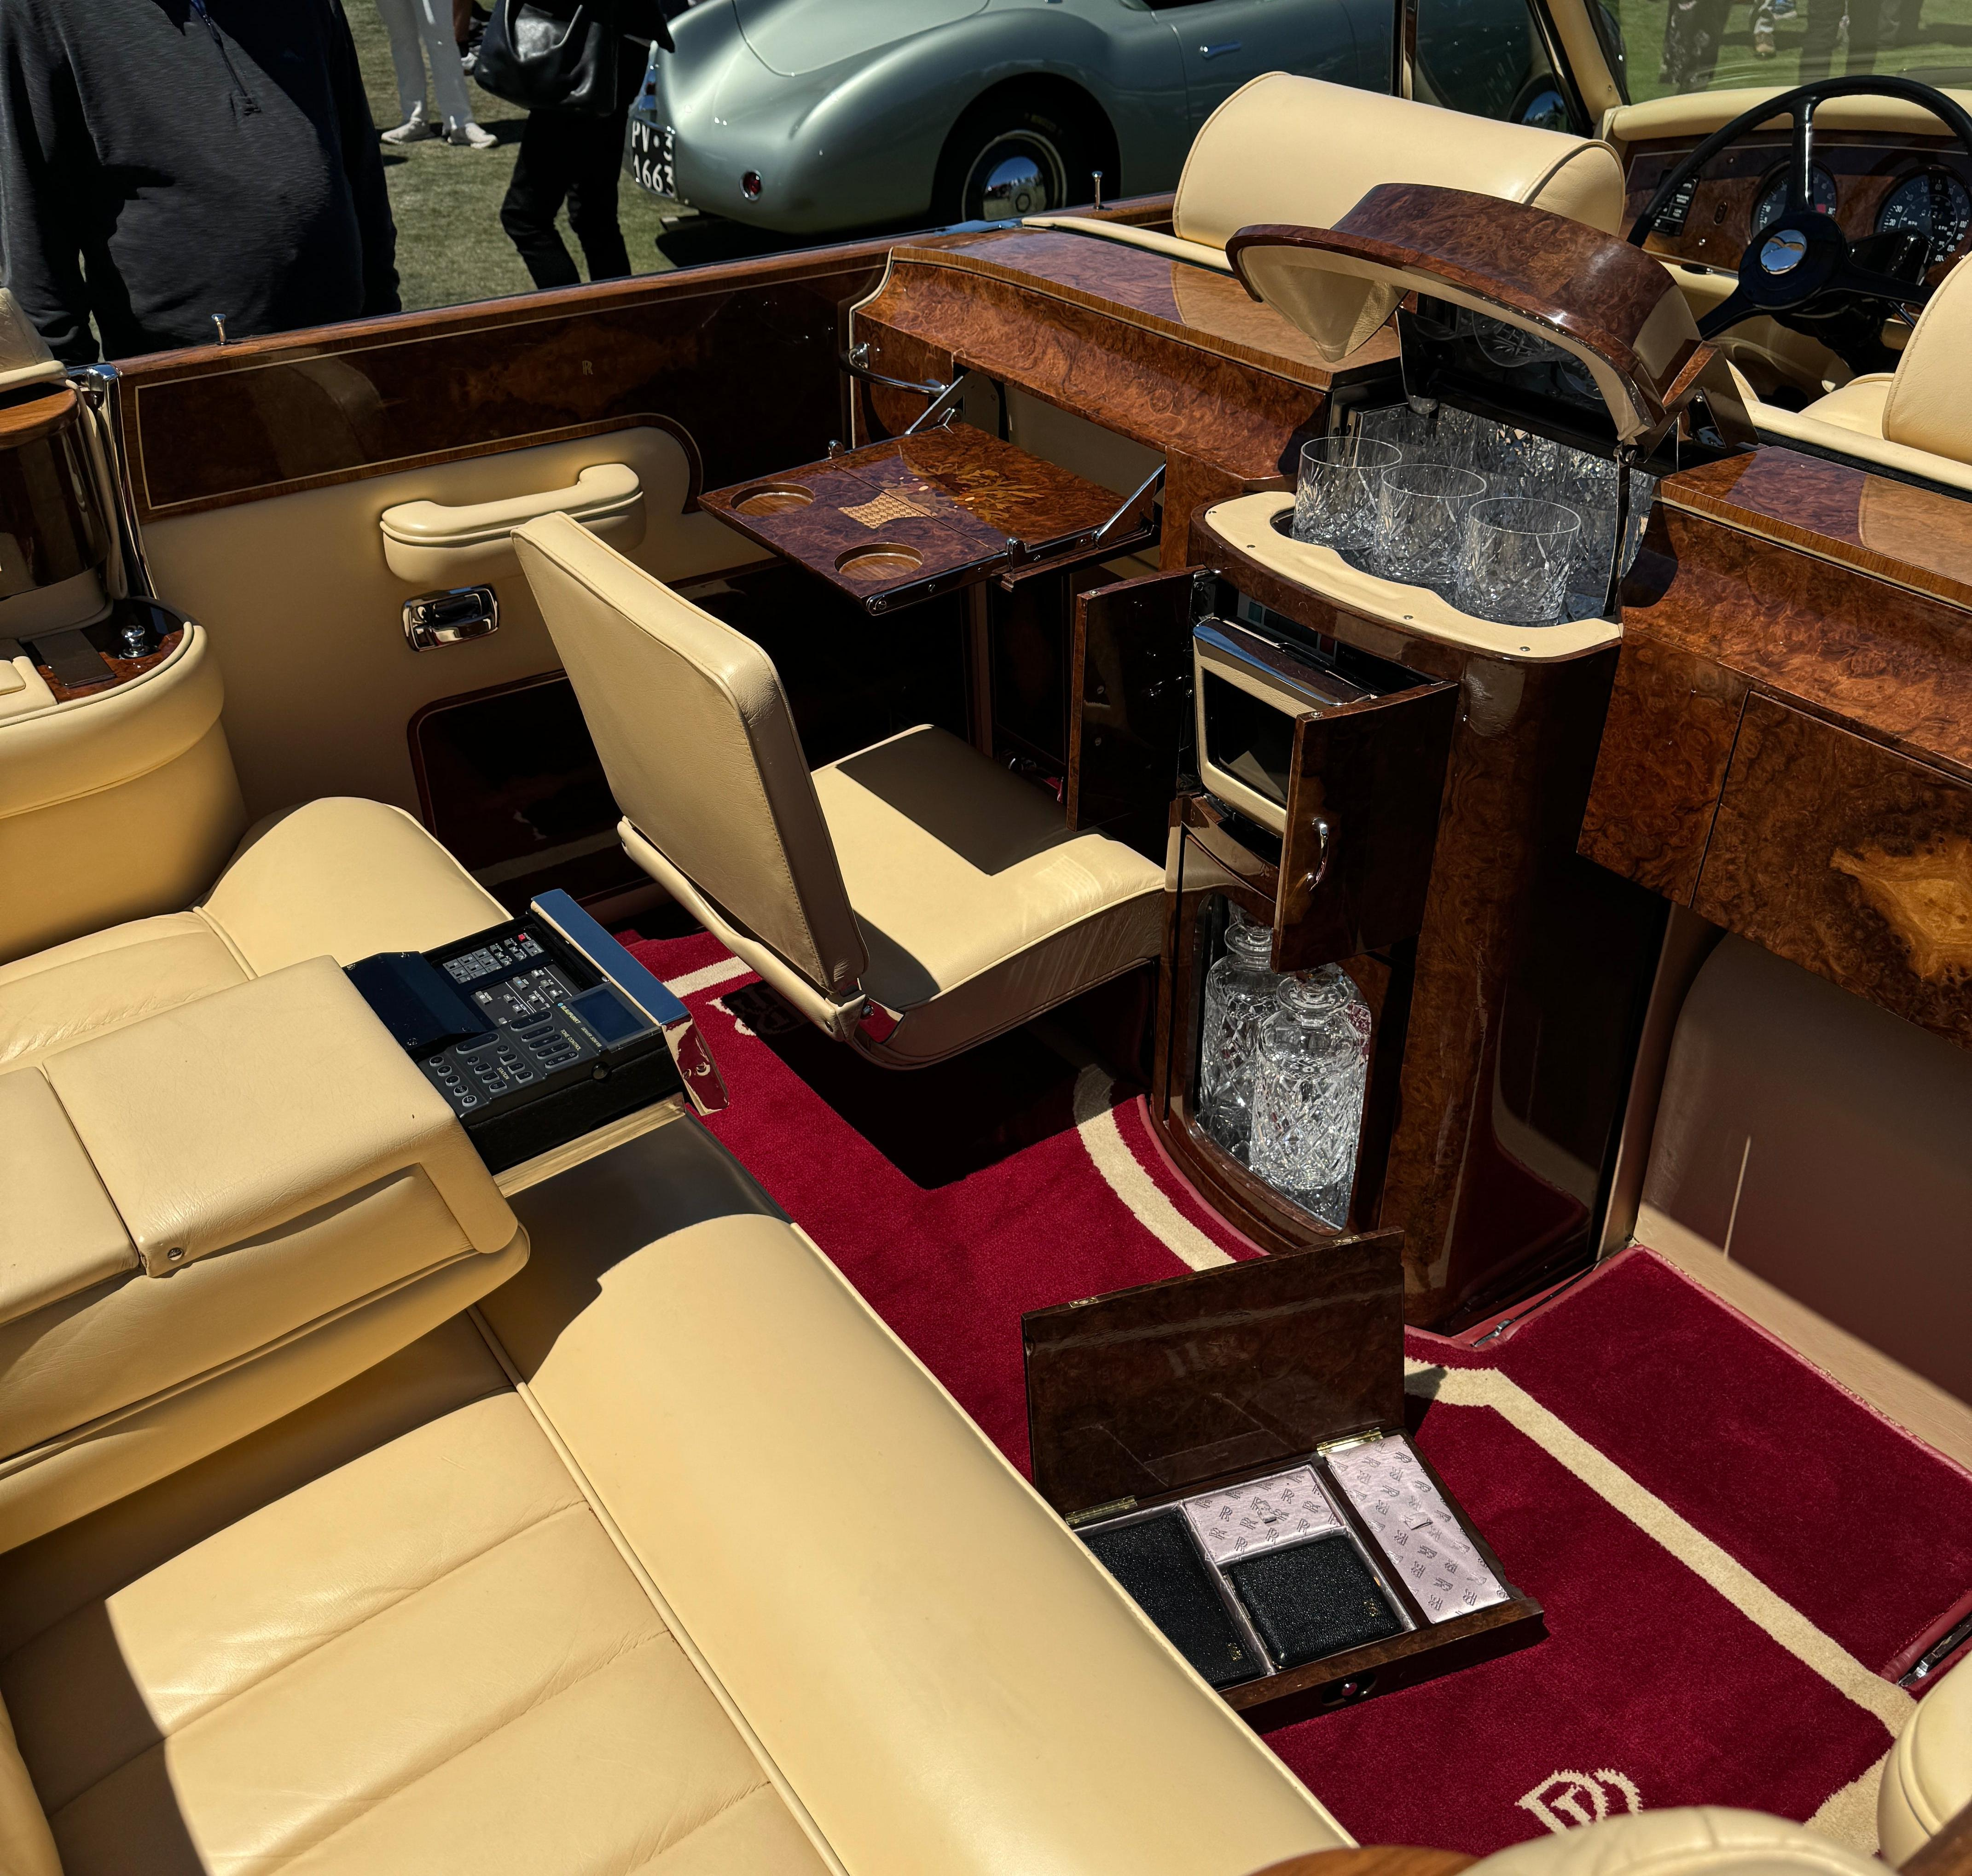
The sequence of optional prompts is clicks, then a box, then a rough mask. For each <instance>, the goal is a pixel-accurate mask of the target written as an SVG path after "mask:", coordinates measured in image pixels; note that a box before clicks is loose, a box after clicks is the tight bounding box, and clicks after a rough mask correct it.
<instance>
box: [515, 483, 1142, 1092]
mask: <svg viewBox="0 0 1972 1876" xmlns="http://www.w3.org/2000/svg"><path fill="white" fill-rule="evenodd" d="M514 542H515V544H516V546H517V549H518V551H519V554H520V558H521V566H522V567H523V568H524V570H526V573H527V579H528V581H529V583H531V585H532V586H533V587H534V596H535V597H536V598H537V600H539V601H540V607H541V613H542V615H543V616H544V618H545V619H547V626H548V630H549V631H550V632H551V633H552V634H553V637H554V641H555V645H556V649H557V650H559V651H560V653H561V656H562V662H563V665H565V666H566V668H567V671H568V675H569V678H570V681H572V682H573V685H574V686H575V693H576V697H577V698H579V699H580V701H581V704H582V711H583V717H585V718H586V721H587V722H588V724H589V734H591V735H592V736H593V737H594V738H595V739H596V749H597V750H598V751H599V753H600V754H601V756H602V766H603V769H604V771H605V773H606V774H607V775H608V776H609V785H610V787H611V789H612V790H613V791H614V793H615V796H616V799H617V801H618V802H619V803H620V804H621V806H622V809H623V811H624V819H623V822H622V828H621V830H620V831H621V832H622V838H623V845H624V847H625V849H626V850H627V851H628V853H629V854H630V855H631V857H632V858H633V859H635V861H637V863H638V864H639V865H640V866H642V868H644V869H645V871H647V872H648V873H649V874H651V877H652V878H654V879H655V880H656V881H658V884H660V885H661V886H662V887H664V890H665V891H667V892H668V893H670V894H671V896H672V897H674V898H675V899H677V900H679V901H680V902H681V904H684V906H685V907H687V908H688V909H689V910H691V913H693V914H694V916H695V917H697V918H698V919H699V920H700V921H701V922H702V923H704V924H705V925H706V926H707V927H708V928H709V929H710V930H712V931H713V932H715V933H717V934H718V936H720V938H721V939H722V940H724V942H725V943H726V944H727V945H729V946H730V947H731V948H732V949H733V951H734V953H736V954H737V955H738V956H740V957H742V958H743V959H746V962H747V963H749V964H750V965H752V966H753V968H754V969H756V970H757V971H758V972H759V973H760V975H761V976H762V977H763V978H765V979H766V981H767V982H769V984H771V985H772V986H773V987H774V989H775V990H777V991H779V992H780V994H781V995H782V996H784V997H785V998H787V999H788V1002H791V1003H792V1004H793V1005H795V1008H797V1009H798V1010H800V1011H801V1012H802V1013H803V1014H804V1015H806V1016H807V1017H808V1018H809V1019H810V1020H811V1021H813V1022H815V1024H817V1025H818V1026H819V1027H821V1028H823V1029H824V1030H826V1031H828V1032H829V1033H830V1034H832V1035H834V1036H837V1037H839V1038H841V1039H842V1040H843V1041H847V1042H849V1043H851V1044H853V1045H854V1047H857V1048H858V1049H860V1051H862V1052H863V1053H864V1054H866V1055H867V1056H869V1057H870V1058H871V1059H872V1060H873V1061H878V1062H880V1063H882V1064H884V1065H885V1066H886V1067H893V1068H912V1067H920V1066H922V1065H923V1064H926V1063H930V1062H935V1061H940V1060H942V1059H943V1058H944V1057H947V1056H949V1055H955V1054H958V1052H959V1051H962V1050H964V1049H968V1048H970V1047H972V1045H973V1044H975V1043H978V1042H983V1041H985V1040H986V1039H987V1038H988V1037H991V1036H994V1035H997V1034H1000V1033H1001V1031H1004V1030H1007V1029H1011V1028H1014V1027H1016V1026H1017V1025H1019V1024H1021V1023H1024V1022H1026V1021H1028V1019H1029V1018H1032V1017H1035V1016H1038V1015H1041V1014H1042V1013H1043V1012H1044V1011H1046V1010H1049V1009H1051V1008H1053V1007H1054V1006H1055V1005H1056V1004H1059V1003H1063V1002H1066V1001H1067V1000H1068V999H1069V998H1070V997H1073V996H1076V995H1079V994H1080V993H1081V992H1082V991H1085V990H1088V989H1093V988H1094V987H1095V985H1098V984H1101V983H1103V982H1107V981H1108V979H1111V978H1112V977H1115V976H1120V975H1121V973H1123V972H1125V971H1127V970H1129V969H1131V968H1132V967H1134V966H1136V965H1138V964H1140V963H1144V962H1145V961H1146V960H1148V959H1153V958H1155V957H1156V956H1157V955H1158V953H1159V951H1160V949H1161V939H1162V933H1163V916H1164V874H1163V870H1162V869H1161V868H1159V867H1157V865H1155V864H1153V863H1152V862H1151V861H1149V860H1147V859H1145V858H1144V857H1143V856H1142V855H1140V854H1138V853H1136V852H1135V851H1133V850H1132V849H1131V848H1128V847H1125V846H1124V845H1121V843H1120V842H1116V841H1113V840H1111V839H1109V838H1107V837H1106V836H1105V835H1102V834H1098V833H1089V834H1079V835H1078V834H1072V833H1070V832H1069V830H1068V829H1067V827H1066V825H1065V824H1064V822H1063V817H1062V813H1061V810H1060V809H1059V807H1058V806H1056V804H1055V803H1054V802H1053V801H1052V800H1051V799H1050V798H1049V797H1048V796H1046V795H1044V794H1043V793H1041V792H1040V790H1039V789H1036V788H1033V787H1032V786H1029V785H1028V784H1027V783H1024V782H1022V781H1020V780H1018V779H1016V778H1015V777H1014V776H1010V775H1009V774H1007V773H1006V772H1005V771H1004V770H1002V769H1001V768H999V767H998V766H997V765H996V764H994V763H991V762H989V761H988V760H986V759H985V758H984V757H982V756H981V755H979V754H978V753H976V752H975V750H972V749H971V747H968V745H967V744H964V743H962V742H960V741H959V740H958V738H957V737H953V736H950V735H948V734H946V733H945V731H944V730H939V729H933V728H932V727H929V726H926V727H919V728H917V729H915V730H906V731H905V732H904V733H903V734H902V735H899V736H895V737H891V738H890V740H888V741H886V742H882V743H879V744H876V745H875V746H874V747H871V748H869V749H866V750H861V751H860V752H859V753H857V754H855V755H853V756H848V757H844V759H843V760H841V761H840V762H835V763H829V764H828V766H826V767H824V768H821V769H818V770H815V771H814V772H813V773H812V774H811V773H810V772H809V770H808V763H807V761H806V760H805V757H803V755H802V747H801V740H800V737H799V736H798V734H797V733H796V730H795V724H794V718H793V716H792V713H791V712H790V711H789V709H788V701H787V698H785V695H783V694H782V690H781V685H780V679H779V676H778V675H776V674H775V670H774V667H773V665H772V662H770V661H769V659H768V658H767V656H766V654H765V653H764V652H762V650H761V649H760V648H759V646H758V645H756V644H755V643H754V642H753V641H752V640H751V639H748V638H746V637H745V636H743V635H742V634H740V633H739V632H735V631H733V629H731V628H730V626H726V625H723V624H722V623H720V621H719V620H717V619H714V618H713V617H712V616H710V614H709V613H704V612H701V611H700V610H699V609H698V608H697V606H694V605H692V604H691V603H690V602H689V601H688V600H682V599H681V598H679V597H678V596H677V594H676V593H673V592H672V591H671V590H670V588H669V587H666V586H664V584H663V583H661V582H660V581H658V580H654V579H652V578H651V576H650V575H649V574H646V573H645V572H644V571H643V570H642V568H640V567H636V566H635V565H633V564H632V563H631V562H630V561H626V560H625V559H624V558H623V557H622V555H621V554H617V553H615V552H613V551H612V550H611V549H609V547H606V546H604V545H603V544H602V542H600V541H597V540H596V538H594V537H593V535H591V534H589V533H588V532H587V531H586V530H584V529H583V528H582V527H580V525H578V524H576V522H574V521H570V520H569V519H568V518H567V517H566V516H565V515H553V516H550V517H547V518H545V519H544V520H541V521H531V522H529V523H528V524H527V525H526V526H525V527H524V528H519V529H517V530H516V531H515V533H514Z"/></svg>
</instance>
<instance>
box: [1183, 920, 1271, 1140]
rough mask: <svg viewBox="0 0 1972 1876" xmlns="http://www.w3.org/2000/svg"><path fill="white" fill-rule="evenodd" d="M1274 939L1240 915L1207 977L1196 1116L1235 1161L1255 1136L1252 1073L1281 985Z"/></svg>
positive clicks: (1264, 928) (1267, 932)
mask: <svg viewBox="0 0 1972 1876" xmlns="http://www.w3.org/2000/svg"><path fill="white" fill-rule="evenodd" d="M1273 946H1274V935H1273V933H1272V932H1271V931H1269V930H1268V929H1267V927H1265V926H1264V925H1255V924H1252V923H1248V922H1247V920H1246V919H1245V918H1244V917H1242V916H1241V915H1240V914H1239V912H1238V911H1237V910H1236V911H1235V912H1234V913H1233V923H1232V924H1231V925H1230V926H1229V927H1227V929H1226V955H1225V956H1223V957H1222V958H1220V959H1219V961H1218V963H1216V964H1214V965H1213V967H1212V968H1211V969H1210V970H1209V971H1208V972H1206V976H1205V1037H1204V1040H1203V1043H1202V1044H1201V1045H1200V1050H1199V1062H1198V1111H1199V1117H1200V1120H1201V1121H1202V1122H1203V1123H1204V1126H1205V1130H1206V1132H1207V1133H1209V1134H1210V1135H1211V1136H1212V1137H1213V1139H1215V1140H1216V1141H1217V1142H1219V1145H1220V1146H1223V1147H1224V1148H1225V1149H1226V1152H1229V1153H1230V1154H1232V1155H1233V1156H1234V1157H1235V1158H1236V1159H1241V1160H1244V1159H1246V1150H1247V1141H1248V1139H1249V1136H1250V1135H1251V1133H1252V1126H1253V1114H1252V1102H1253V1068H1254V1064H1255V1061H1256V1060H1257V1059H1258V1054H1259V1029H1260V1025H1261V1024H1262V1022H1264V1021H1265V1020H1266V1019H1267V1018H1268V1017H1270V1016H1272V1015H1273V1013H1274V1012H1275V1008H1276V1007H1277V1002H1276V1000H1277V998H1278V993H1279V990H1280V986H1281V981H1282V980H1281V978H1280V976H1278V973H1276V972H1275V971H1274V970H1273V969H1272V967H1271V966H1270V965H1269V964H1268V958H1269V957H1271V956H1272V953H1273Z"/></svg>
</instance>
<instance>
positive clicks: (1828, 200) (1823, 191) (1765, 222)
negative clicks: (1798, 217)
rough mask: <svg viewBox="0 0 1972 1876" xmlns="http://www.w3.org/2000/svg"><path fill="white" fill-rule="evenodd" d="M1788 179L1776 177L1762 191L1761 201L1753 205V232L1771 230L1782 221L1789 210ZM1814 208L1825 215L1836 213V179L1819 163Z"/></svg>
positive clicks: (1815, 181)
mask: <svg viewBox="0 0 1972 1876" xmlns="http://www.w3.org/2000/svg"><path fill="white" fill-rule="evenodd" d="M1787 195H1788V192H1787V177H1786V175H1784V174H1782V175H1778V176H1776V177H1774V179H1773V181H1771V182H1770V183H1768V185H1767V186H1766V188H1765V189H1763V190H1762V191H1761V194H1760V199H1759V200H1758V201H1757V202H1755V204H1753V232H1754V233H1755V234H1758V233H1759V231H1760V230H1761V229H1762V228H1769V227H1772V226H1773V224H1774V223H1775V222H1777V221H1779V220H1780V218H1781V214H1782V213H1783V212H1784V211H1785V209H1786V208H1787ZM1814 206H1815V208H1817V210H1819V211H1820V213H1821V214H1824V215H1832V214H1834V212H1835V178H1833V176H1831V175H1830V174H1829V173H1828V172H1827V170H1825V169H1823V168H1822V166H1821V165H1820V164H1819V163H1817V164H1816V165H1814Z"/></svg>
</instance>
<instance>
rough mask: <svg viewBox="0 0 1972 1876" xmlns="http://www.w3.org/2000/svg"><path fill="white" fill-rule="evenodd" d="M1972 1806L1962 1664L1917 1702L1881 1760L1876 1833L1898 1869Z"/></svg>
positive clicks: (1966, 1681) (1971, 1726)
mask: <svg viewBox="0 0 1972 1876" xmlns="http://www.w3.org/2000/svg"><path fill="white" fill-rule="evenodd" d="M1968 1804H1972V1674H1967V1672H1966V1671H1965V1666H1964V1662H1963V1661H1962V1660H1961V1662H1960V1663H1959V1665H1957V1667H1955V1668H1953V1669H1952V1670H1951V1672H1950V1673H1949V1674H1948V1675H1946V1676H1945V1677H1944V1679H1943V1680H1941V1682H1938V1685H1936V1686H1934V1688H1931V1691H1930V1692H1929V1693H1928V1694H1927V1695H1925V1697H1924V1698H1923V1699H1922V1700H1921V1701H1918V1704H1917V1706H1916V1707H1915V1708H1914V1709H1913V1710H1912V1714H1911V1717H1909V1719H1908V1720H1907V1721H1905V1723H1904V1730H1903V1731H1902V1732H1901V1733H1900V1734H1898V1735H1897V1743H1896V1745H1895V1748H1894V1749H1893V1750H1892V1752H1891V1753H1890V1756H1889V1758H1888V1759H1887V1760H1885V1761H1884V1763H1883V1781H1882V1784H1881V1785H1880V1786H1878V1788H1877V1792H1876V1833H1877V1835H1878V1836H1879V1838H1881V1839H1882V1846H1883V1860H1884V1861H1885V1862H1886V1863H1889V1864H1892V1865H1895V1866H1898V1867H1901V1866H1902V1865H1903V1864H1905V1863H1906V1862H1908V1861H1909V1860H1910V1858H1912V1857H1914V1856H1915V1855H1917V1853H1918V1851H1920V1850H1921V1849H1922V1848H1924V1846H1925V1845H1926V1844H1927V1843H1928V1842H1930V1841H1931V1838H1933V1837H1934V1836H1935V1835H1937V1834H1938V1832H1940V1831H1941V1830H1942V1829H1944V1827H1945V1825H1947V1824H1948V1823H1949V1822H1951V1819H1953V1818H1954V1816H1957V1813H1958V1812H1961V1811H1962V1810H1963V1809H1964V1808H1965V1807H1966V1806H1967V1805H1968Z"/></svg>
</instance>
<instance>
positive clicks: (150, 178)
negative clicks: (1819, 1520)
mask: <svg viewBox="0 0 1972 1876" xmlns="http://www.w3.org/2000/svg"><path fill="white" fill-rule="evenodd" d="M396 255H397V229H396V227H395V226H394V224H393V223H392V221H391V219H390V200H389V198H388V196H387V194H386V193H385V191H384V166H383V162H382V159H381V156H380V154H379V152H378V150H377V137H376V132H375V129H374V126H372V124H371V119H370V107H369V105H368V103H367V100H366V99H365V97H364V91H363V82H362V78H361V74H360V73H359V72H358V69H357V63H356V48H355V47H354V44H353V43H352V42H351V39H350V36H349V22H348V20H346V19H345V18H344V17H343V13H342V8H341V0H0V256H4V260H5V273H6V283H7V285H8V286H9V287H10V288H11V289H12V290H13V293H14V295H15V298H16V299H18V301H19V302H20V303H21V307H22V308H23V309H24V311H25V312H26V313H27V315H28V318H29V319H31V320H33V321H34V324H35V325H36V327H37V328H39V330H40V332H41V336H42V337H43V338H45V339H46V340H47V342H48V344H49V345H50V347H51V348H52V349H53V350H54V352H55V354H56V355H57V357H59V358H63V359H65V360H66V361H68V362H69V363H70V364H86V363H87V362H88V361H90V360H91V359H93V358H95V357H96V335H92V334H91V332H90V327H89V322H90V319H91V318H92V317H93V319H94V321H95V323H96V334H98V335H100V338H101V342H102V347H103V353H104V355H106V356H107V357H109V358H126V357H129V356H130V355H132V354H135V353H138V352H145V351H158V350H162V349H163V348H167V347H171V346H176V345H201V344H205V343H208V342H211V339H212V338H214V328H213V324H212V315H213V314H214V313H223V314H224V315H226V330H227V337H228V338H249V337H251V336H252V335H255V334H256V333H263V332H286V331H288V330H289V329H291V328H294V327H295V326H303V325H318V324H321V323H322V322H324V321H326V320H331V319H354V318H357V317H358V316H360V315H363V314H366V313H375V312H395V311H396V310H397V265H396Z"/></svg>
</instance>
